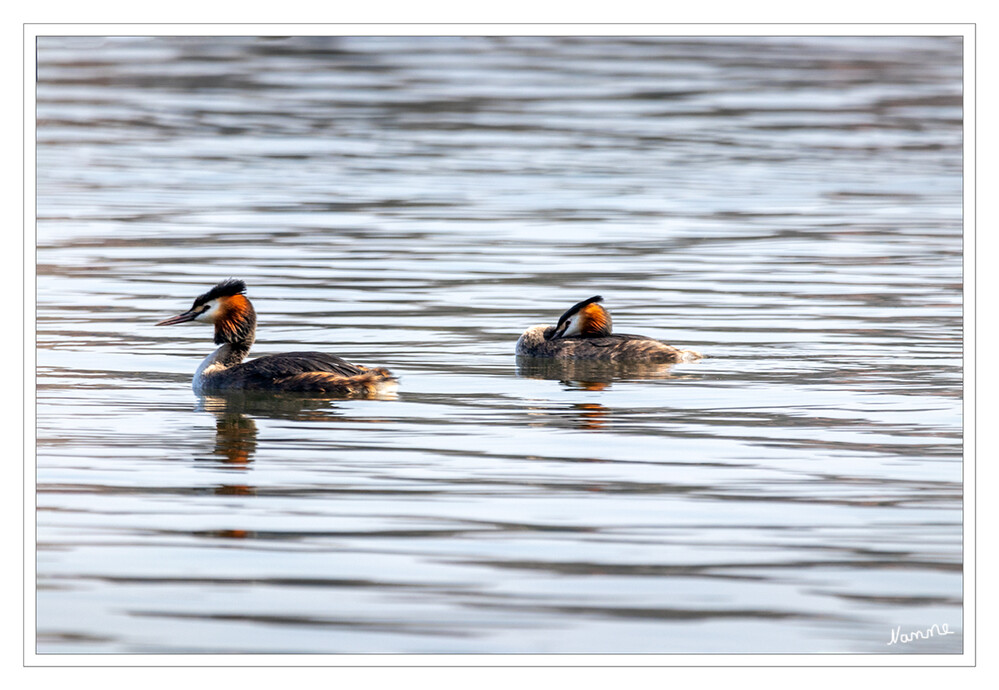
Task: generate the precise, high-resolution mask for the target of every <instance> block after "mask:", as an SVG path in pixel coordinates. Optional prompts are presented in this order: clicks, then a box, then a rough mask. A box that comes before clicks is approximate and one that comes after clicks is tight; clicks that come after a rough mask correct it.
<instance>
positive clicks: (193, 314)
mask: <svg viewBox="0 0 999 690" xmlns="http://www.w3.org/2000/svg"><path fill="white" fill-rule="evenodd" d="M199 316H201V312H200V311H194V310H193V309H189V310H187V311H185V312H184V313H183V314H177V316H171V317H170V318H169V319H164V320H163V321H160V322H159V323H158V324H156V325H157V326H173V325H174V324H176V323H187V322H188V321H194V320H195V319H196V318H198V317H199Z"/></svg>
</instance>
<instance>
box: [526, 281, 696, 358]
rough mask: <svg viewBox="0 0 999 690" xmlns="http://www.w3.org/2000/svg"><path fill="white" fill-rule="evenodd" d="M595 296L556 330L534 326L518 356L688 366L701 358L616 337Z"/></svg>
mask: <svg viewBox="0 0 999 690" xmlns="http://www.w3.org/2000/svg"><path fill="white" fill-rule="evenodd" d="M602 301H603V297H601V296H600V295H596V296H594V297H591V298H589V299H586V300H583V301H582V302H579V303H577V304H574V305H573V306H571V307H570V308H569V309H567V310H566V311H565V313H564V314H562V316H560V317H559V319H558V322H557V323H556V324H555V325H554V326H532V327H530V328H528V329H527V330H526V331H524V334H523V335H521V336H520V339H519V340H518V341H517V354H518V355H526V356H529V357H546V358H554V359H563V360H598V361H605V362H689V361H693V360H696V359H700V358H701V355H699V354H698V353H696V352H694V351H692V350H681V349H679V348H676V347H673V346H672V345H668V344H666V343H664V342H662V341H660V340H655V339H653V338H647V337H645V336H641V335H628V334H624V333H614V332H613V330H612V328H613V327H612V320H611V315H610V312H608V311H607V309H605V308H604V307H603V305H601V304H600V302H602Z"/></svg>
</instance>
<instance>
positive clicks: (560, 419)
mask: <svg viewBox="0 0 999 690" xmlns="http://www.w3.org/2000/svg"><path fill="white" fill-rule="evenodd" d="M673 366H674V363H673V362H601V361H593V360H572V359H569V360H566V359H542V358H538V357H523V356H520V357H517V375H518V376H523V377H525V378H531V379H545V380H550V381H558V382H560V383H561V384H562V385H563V386H564V387H565V388H566V389H567V390H583V391H594V392H598V391H603V390H607V389H608V388H610V387H611V386H612V385H613V384H614V383H615V382H618V381H642V380H652V379H672V380H679V379H687V378H691V376H690V375H681V376H675V375H674V374H672V373H671V370H672V369H673ZM570 410H571V413H570V414H567V413H566V409H565V408H564V407H559V408H558V410H552V409H551V408H550V407H546V408H544V409H534V410H532V411H531V413H530V414H531V415H532V418H533V419H532V421H531V422H530V424H531V425H532V426H571V427H572V428H576V429H585V430H589V431H599V430H601V429H604V428H605V427H606V425H607V424H608V422H610V418H611V415H612V414H613V410H612V409H610V408H608V407H606V406H604V405H602V404H600V403H599V402H585V403H574V404H573V405H572V406H571V408H570ZM567 421H568V422H569V424H566V422H567Z"/></svg>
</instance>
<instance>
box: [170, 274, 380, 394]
mask: <svg viewBox="0 0 999 690" xmlns="http://www.w3.org/2000/svg"><path fill="white" fill-rule="evenodd" d="M245 291H246V284H245V283H243V281H241V280H232V279H230V280H226V281H223V282H221V283H219V284H218V285H216V286H215V287H213V288H212V289H211V290H209V291H208V292H206V293H205V294H203V295H201V296H199V297H198V298H197V299H196V300H194V305H193V306H192V307H191V309H189V310H188V311H186V312H184V313H183V314H179V315H177V316H174V317H171V318H169V319H166V320H164V321H161V322H160V323H158V324H156V325H158V326H169V325H173V324H178V323H185V322H187V321H203V322H206V323H211V324H213V325H214V326H215V342H216V344H218V345H221V347H219V348H218V349H217V350H216V351H215V352H213V353H212V354H210V355H209V356H208V357H206V358H205V360H204V361H203V362H202V363H201V366H200V367H198V371H197V372H196V373H195V375H194V384H193V385H194V388H195V390H197V391H199V392H201V391H205V392H208V391H233V390H246V391H250V390H264V391H293V392H310V393H328V394H331V395H338V396H348V397H366V396H372V395H376V394H380V393H386V392H389V391H390V390H391V388H393V387H394V383H395V380H396V378H395V377H394V376H393V375H392V374H391V372H389V371H388V370H387V369H382V368H373V369H369V368H368V367H364V366H361V365H359V364H351V363H350V362H347V361H346V360H343V359H341V358H340V357H335V356H333V355H328V354H325V353H322V352H286V353H283V354H279V355H266V356H264V357H257V358H256V359H253V360H250V361H249V362H243V360H244V359H245V358H246V356H247V355H248V354H249V352H250V347H251V346H252V345H253V340H254V337H255V334H256V325H257V315H256V312H255V311H254V309H253V305H252V304H251V303H250V300H249V299H247V298H246V296H245V294H244V292H245Z"/></svg>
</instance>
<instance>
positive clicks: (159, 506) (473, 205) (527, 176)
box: [35, 37, 964, 654]
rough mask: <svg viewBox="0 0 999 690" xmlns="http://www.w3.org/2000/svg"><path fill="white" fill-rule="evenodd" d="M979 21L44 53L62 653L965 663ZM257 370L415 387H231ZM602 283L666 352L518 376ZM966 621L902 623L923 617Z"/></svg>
mask: <svg viewBox="0 0 999 690" xmlns="http://www.w3.org/2000/svg"><path fill="white" fill-rule="evenodd" d="M961 80H962V43H961V40H960V38H943V37H896V38H891V37H887V38H879V37H868V38H861V37H852V38H851V37H844V38H765V37H757V38H752V37H734V38H714V39H712V38H544V37H536V38H526V37H525V38H432V37H393V38H376V37H371V38H358V37H353V38H336V37H330V38H324V37H314V38H263V39H259V38H249V37H245V38H244V37H229V38H170V37H165V38H142V37H136V38H114V39H102V38H59V37H50V38H41V39H40V40H39V41H38V84H37V115H38V124H37V185H38V202H37V214H38V222H37V253H36V259H37V385H38V392H37V468H36V478H37V561H36V568H37V580H36V582H37V597H36V606H37V639H36V641H35V643H36V649H37V651H38V652H39V653H42V654H49V653H51V654H64V653H77V654H91V653H103V654H106V653H147V654H161V653H272V652H279V653H331V654H332V653H584V652H585V653H642V654H650V653H651V654H670V653H759V652H766V653H816V654H826V653H878V654H885V653H903V654H905V653H908V654H913V653H917V654H924V653H960V652H961V651H962V649H963V646H964V644H963V639H964V638H963V621H962V613H963V601H964V599H963V576H962V568H963V555H962V508H963V486H962V427H963V418H962V402H963V389H962V375H963V369H962V338H963V333H962V206H961V203H962V197H961V195H962V149H961V147H962V141H963V140H962V85H961ZM230 276H233V277H238V278H242V279H244V280H246V282H247V283H248V285H249V293H248V294H249V297H250V298H251V299H252V300H253V302H254V305H255V306H256V309H257V312H258V317H259V329H258V333H257V344H256V346H255V347H254V351H253V354H256V355H259V354H267V353H276V352H283V351H290V350H303V349H312V350H322V351H326V352H330V353H334V354H337V355H340V356H342V357H345V358H346V359H348V360H350V361H354V362H357V363H361V364H367V365H377V366H385V367H388V368H390V369H391V370H392V371H393V372H395V373H396V374H397V375H398V376H399V377H400V386H399V391H398V395H397V397H396V398H394V399H384V400H330V399H315V398H312V399H309V398H303V397H301V396H298V397H294V396H242V397H240V396H233V397H229V398H220V397H202V398H199V397H198V396H196V395H195V394H194V393H193V391H192V389H191V376H192V374H193V372H194V370H195V368H196V367H197V365H198V363H199V362H200V360H201V358H203V357H204V356H205V355H206V354H208V352H210V351H211V350H212V349H213V348H214V345H213V344H212V342H211V330H210V328H209V327H207V326H204V325H199V324H196V325H192V324H186V325H184V326H175V327H172V328H155V327H154V326H153V324H155V323H156V322H157V321H159V320H161V319H163V318H166V317H167V316H171V315H173V314H177V313H179V312H181V311H184V310H186V309H187V308H188V307H189V306H190V304H191V302H192V300H193V299H194V298H195V297H196V296H197V295H199V294H201V293H202V292H204V291H206V290H207V289H208V288H210V287H211V286H212V285H214V284H215V283H216V282H218V281H219V280H221V279H224V278H227V277H230ZM595 294H601V295H603V297H604V299H605V302H604V303H605V305H606V306H607V307H608V308H609V309H610V311H611V313H612V314H613V316H614V323H615V328H616V330H617V331H620V332H626V333H629V332H630V333H641V334H645V335H650V336H652V337H656V338H660V339H663V340H665V341H667V342H670V343H672V344H675V345H678V346H681V347H684V348H691V349H694V350H698V351H699V352H701V353H703V354H704V355H705V358H704V359H703V360H701V361H699V362H695V363H686V364H680V365H676V366H674V367H672V368H670V367H658V368H642V369H614V370H608V369H593V368H575V369H572V368H567V369H559V368H553V367H552V366H550V365H548V366H544V365H539V364H538V363H531V362H528V361H520V362H518V361H517V358H516V357H515V355H514V351H513V350H514V343H515V342H516V340H517V337H518V336H519V335H520V333H521V332H522V331H523V330H524V329H525V328H527V327H528V326H531V325H535V324H539V323H554V321H555V320H556V319H557V318H558V316H559V314H561V313H562V311H564V310H565V309H566V308H568V307H569V306H570V305H572V304H573V303H575V302H577V301H579V300H582V299H585V298H587V297H590V296H591V295H595ZM933 625H937V626H943V625H947V626H948V627H949V631H950V632H951V633H952V634H950V635H936V636H934V637H933V638H932V639H927V640H918V641H914V642H910V643H908V644H903V643H897V644H894V645H889V644H888V642H889V641H890V639H891V632H892V630H895V629H896V628H901V631H902V632H911V631H912V630H916V629H920V630H925V629H927V628H929V627H931V626H933Z"/></svg>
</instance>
